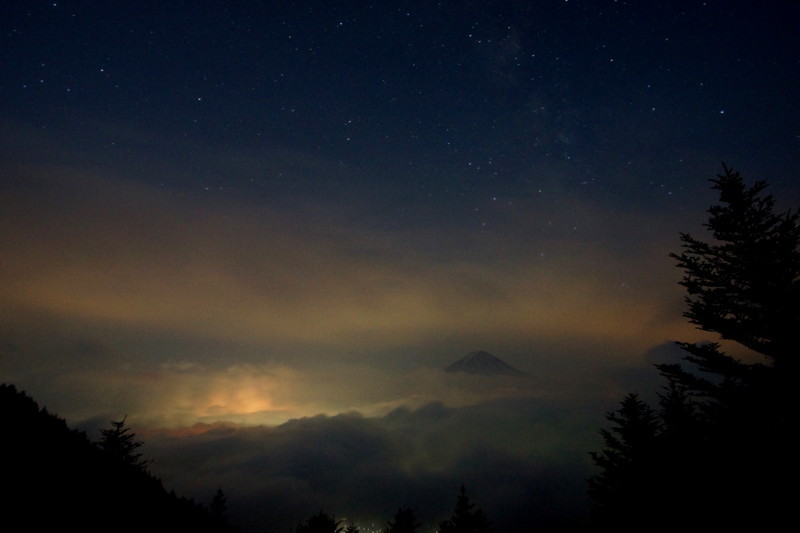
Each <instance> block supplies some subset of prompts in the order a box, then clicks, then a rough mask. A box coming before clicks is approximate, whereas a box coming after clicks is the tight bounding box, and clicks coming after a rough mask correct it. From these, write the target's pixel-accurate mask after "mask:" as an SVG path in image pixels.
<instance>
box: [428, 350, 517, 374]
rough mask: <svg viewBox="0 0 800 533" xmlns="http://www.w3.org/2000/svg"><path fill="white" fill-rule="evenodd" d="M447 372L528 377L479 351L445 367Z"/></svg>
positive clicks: (488, 354)
mask: <svg viewBox="0 0 800 533" xmlns="http://www.w3.org/2000/svg"><path fill="white" fill-rule="evenodd" d="M444 370H445V372H453V373H455V372H462V373H464V374H475V375H481V376H527V374H526V373H525V372H523V371H522V370H518V369H516V368H514V367H513V366H511V365H509V364H508V363H506V362H505V361H503V360H502V359H500V358H499V357H495V356H494V355H492V354H490V353H488V352H484V351H483V350H478V351H475V352H470V353H468V354H467V355H465V356H464V357H462V358H461V359H459V360H458V361H455V362H454V363H451V364H450V365H448V366H446V367H445V369H444Z"/></svg>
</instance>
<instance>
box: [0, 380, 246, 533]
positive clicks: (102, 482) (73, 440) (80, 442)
mask: <svg viewBox="0 0 800 533" xmlns="http://www.w3.org/2000/svg"><path fill="white" fill-rule="evenodd" d="M0 427H2V430H3V437H2V439H0V461H2V472H3V484H4V485H5V491H4V493H5V496H4V501H3V513H2V518H0V529H2V530H4V531H68V530H74V531H83V532H87V531H88V532H94V531H98V532H99V531H131V532H133V531H201V532H218V531H219V532H221V531H235V529H234V528H233V527H232V526H230V525H229V524H228V523H227V522H225V521H224V520H223V519H221V518H220V517H218V516H215V515H213V514H212V513H211V512H209V511H208V510H207V509H206V508H205V507H204V506H202V505H199V504H197V503H195V502H194V501H192V500H188V499H186V498H181V497H178V496H176V495H175V493H174V492H167V490H166V489H165V488H164V486H163V485H162V483H161V481H160V480H159V479H158V478H156V477H154V476H153V475H151V474H150V473H149V472H148V471H147V470H146V469H145V468H144V467H143V464H142V463H136V462H135V463H131V462H126V461H124V460H122V459H121V458H120V457H119V456H118V455H115V454H111V453H107V452H105V451H104V450H103V449H102V448H101V447H100V446H98V445H96V444H94V443H92V442H91V441H90V440H89V438H88V437H87V436H86V434H85V433H83V432H79V431H75V430H70V429H69V427H67V424H66V422H65V421H64V420H63V419H61V418H59V417H57V416H55V415H53V414H50V413H48V412H47V410H46V409H44V408H42V409H40V408H39V405H38V404H37V403H36V402H35V401H34V400H33V399H32V398H30V397H29V396H27V395H26V394H25V393H24V392H19V391H17V389H16V388H15V387H14V386H13V385H7V384H2V385H0Z"/></svg>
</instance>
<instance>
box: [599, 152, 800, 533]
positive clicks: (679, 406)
mask: <svg viewBox="0 0 800 533" xmlns="http://www.w3.org/2000/svg"><path fill="white" fill-rule="evenodd" d="M712 182H713V184H714V189H716V190H717V191H719V203H718V204H717V205H714V206H712V207H711V208H710V209H709V210H708V213H709V218H708V222H707V223H706V224H705V226H706V227H707V229H708V230H710V232H711V239H710V240H709V241H704V240H699V239H696V238H694V237H693V236H691V235H690V234H682V235H681V240H682V241H683V250H682V251H681V253H677V254H671V257H672V258H673V259H674V260H676V262H677V265H678V267H679V268H681V269H683V271H684V277H683V279H682V281H681V285H683V286H684V287H685V288H686V291H687V296H686V305H687V308H688V309H687V311H686V312H685V313H684V316H685V317H686V318H688V319H689V321H690V323H692V324H694V325H695V326H697V328H698V329H700V330H703V331H706V332H709V333H713V334H716V335H717V336H718V337H719V338H720V340H721V341H722V342H726V344H725V345H723V344H721V343H717V342H709V343H679V344H680V347H681V348H682V349H683V350H684V351H685V353H686V356H685V358H684V363H683V364H675V363H664V364H659V365H656V367H657V369H658V371H659V372H660V374H661V376H662V377H663V378H664V385H663V389H662V391H661V393H660V394H659V400H658V405H657V406H655V407H653V406H650V405H648V404H647V403H646V402H644V401H643V400H642V399H641V397H640V396H639V395H637V394H635V393H631V394H629V395H627V396H626V397H625V398H624V399H623V400H622V403H621V405H620V407H619V408H618V409H617V410H615V411H613V412H611V413H609V414H608V415H607V418H608V420H609V422H611V426H610V427H609V428H607V429H603V430H602V431H601V434H602V436H603V438H604V440H605V445H606V447H605V449H604V450H602V451H600V452H596V453H593V454H592V457H593V458H594V461H595V463H596V464H597V466H598V467H600V468H599V472H598V473H597V474H596V475H595V476H594V477H592V478H591V479H590V480H589V490H590V495H591V496H592V500H593V502H594V504H595V509H594V512H595V519H596V520H597V521H598V522H599V523H600V524H601V525H603V526H605V527H609V528H613V529H615V530H617V531H643V530H649V531H652V530H657V531H661V530H670V529H677V528H681V529H683V528H690V529H698V530H705V531H720V530H726V529H730V530H748V529H749V530H753V531H778V530H781V529H783V528H784V527H785V524H789V523H792V522H793V520H792V518H793V517H791V516H790V515H789V510H790V509H791V508H792V507H793V505H792V504H793V500H794V493H793V491H792V490H791V489H790V487H791V486H792V485H793V483H794V481H795V479H796V478H795V474H796V465H797V445H798V438H797V431H796V430H795V427H794V425H795V424H794V423H793V422H794V420H795V417H796V410H795V408H794V407H795V405H796V392H795V389H796V386H797V377H798V376H797V367H798V357H800V353H798V352H799V351H800V340H799V339H800V225H798V213H797V212H796V211H795V212H792V211H787V212H784V213H776V212H775V199H774V198H773V197H772V196H771V195H767V194H764V189H765V188H766V183H765V182H757V183H756V184H755V185H753V186H751V187H747V186H746V185H745V184H744V182H743V180H742V178H741V176H740V175H739V174H738V173H736V172H734V171H732V170H730V169H729V168H727V167H725V168H724V173H723V174H722V175H719V176H717V179H715V180H712ZM736 344H738V345H739V350H738V351H739V352H742V348H744V349H746V350H748V351H749V352H750V353H751V357H750V358H748V360H747V362H745V361H743V360H742V358H737V357H734V356H733V355H731V354H730V353H729V352H730V351H731V349H733V348H735V345H736ZM726 350H727V351H726ZM757 356H760V360H759V358H757Z"/></svg>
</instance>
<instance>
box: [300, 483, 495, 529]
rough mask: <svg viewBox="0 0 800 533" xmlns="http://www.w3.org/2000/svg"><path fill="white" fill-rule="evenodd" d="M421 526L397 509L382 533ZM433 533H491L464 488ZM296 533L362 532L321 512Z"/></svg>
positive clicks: (407, 512)
mask: <svg viewBox="0 0 800 533" xmlns="http://www.w3.org/2000/svg"><path fill="white" fill-rule="evenodd" d="M420 526H421V524H420V522H419V521H418V519H417V516H416V514H415V513H414V510H413V509H410V508H407V507H400V508H399V509H398V510H397V512H396V513H395V515H394V519H393V520H390V521H388V522H387V523H386V526H385V527H384V528H383V529H382V533H415V532H416V531H417V529H418V528H419V527H420ZM436 531H437V533H491V532H492V531H493V530H492V524H491V522H490V521H489V518H488V517H487V516H486V513H484V512H483V509H480V508H479V507H476V505H475V503H473V502H472V501H471V500H470V498H469V496H467V490H466V488H465V487H464V485H461V491H460V492H459V494H458V497H457V499H456V504H455V507H454V508H453V514H452V516H451V517H450V518H448V519H447V520H443V521H441V522H440V523H439V527H438V528H437V529H436ZM296 533H366V531H362V529H361V528H360V527H359V526H358V524H357V523H348V524H347V525H344V524H343V522H342V521H341V520H336V517H335V515H334V516H331V515H328V514H327V513H326V512H324V511H320V512H319V513H317V514H315V515H312V516H311V517H309V518H308V519H306V520H305V521H303V522H301V523H300V524H298V526H297V531H296Z"/></svg>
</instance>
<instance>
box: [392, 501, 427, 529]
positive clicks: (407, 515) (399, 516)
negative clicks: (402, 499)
mask: <svg viewBox="0 0 800 533" xmlns="http://www.w3.org/2000/svg"><path fill="white" fill-rule="evenodd" d="M420 525H421V524H420V523H419V522H417V517H416V515H415V514H414V511H412V510H411V509H408V508H403V507H401V508H399V509H398V510H397V512H396V513H395V515H394V521H390V522H389V523H388V524H387V528H386V533H415V531H416V530H417V528H418V527H419V526H420Z"/></svg>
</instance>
